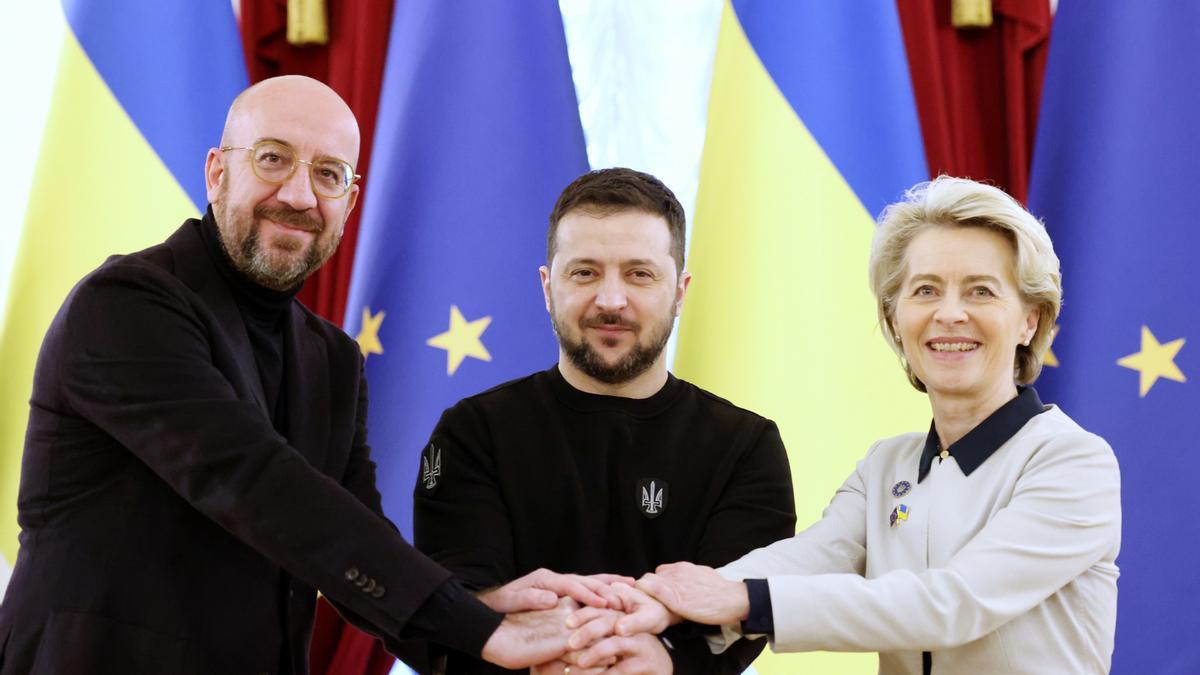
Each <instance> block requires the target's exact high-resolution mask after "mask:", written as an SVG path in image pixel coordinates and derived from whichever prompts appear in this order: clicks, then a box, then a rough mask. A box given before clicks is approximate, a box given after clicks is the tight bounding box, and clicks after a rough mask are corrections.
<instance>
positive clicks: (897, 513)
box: [888, 504, 908, 527]
mask: <svg viewBox="0 0 1200 675" xmlns="http://www.w3.org/2000/svg"><path fill="white" fill-rule="evenodd" d="M905 520H908V505H907V504H900V505H899V506H897V507H896V508H894V509H892V514H891V515H889V516H888V525H890V526H891V527H895V526H896V524H897V523H900V522H903V521H905Z"/></svg>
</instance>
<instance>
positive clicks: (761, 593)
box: [742, 579, 775, 636]
mask: <svg viewBox="0 0 1200 675" xmlns="http://www.w3.org/2000/svg"><path fill="white" fill-rule="evenodd" d="M746 594H747V595H748V596H749V598H750V613H749V615H748V616H747V617H746V620H745V621H743V622H742V635H770V636H774V635H775V617H774V615H773V614H772V613H771V587H770V586H769V585H768V584H767V580H766V579H746Z"/></svg>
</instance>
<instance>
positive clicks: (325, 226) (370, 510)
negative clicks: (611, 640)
mask: <svg viewBox="0 0 1200 675" xmlns="http://www.w3.org/2000/svg"><path fill="white" fill-rule="evenodd" d="M358 150H359V133H358V126H357V123H356V122H355V120H354V116H353V114H352V113H351V111H350V109H349V108H348V107H347V106H346V104H345V103H344V102H343V101H342V100H341V99H340V98H338V96H337V95H336V94H335V93H334V92H333V91H332V90H330V89H329V88H328V87H326V86H325V85H323V84H321V83H319V82H317V81H315V80H310V79H307V78H302V77H282V78H276V79H272V80H268V81H265V82H262V83H260V84H258V85H256V86H254V87H251V88H250V89H248V90H247V91H246V92H244V93H243V94H242V95H240V96H239V97H238V99H237V100H236V101H235V102H234V103H233V105H232V107H231V108H230V111H229V116H228V119H227V121H226V125H225V130H224V133H223V135H222V139H221V147H219V148H213V149H212V150H210V151H209V153H208V158H207V162H206V164H205V180H206V184H207V189H208V198H209V200H210V202H211V207H210V209H209V210H208V213H207V214H206V215H205V216H204V218H203V219H202V220H189V221H187V222H185V223H184V224H183V226H182V227H181V228H180V229H179V230H178V231H176V232H175V233H174V234H173V235H172V236H171V237H170V238H169V239H168V240H167V241H166V242H165V243H163V244H161V245H158V246H155V247H152V248H149V249H147V250H145V251H142V252H140V253H135V254H132V255H127V256H116V257H113V258H110V259H109V260H108V261H107V262H106V263H105V264H104V265H103V266H101V267H100V268H99V269H98V270H96V271H95V272H93V273H92V274H90V275H88V276H87V277H86V278H85V279H84V280H83V281H81V282H80V283H79V284H78V285H77V286H76V287H75V289H74V290H72V291H71V293H70V295H69V296H68V297H67V299H66V301H65V302H64V303H63V306H62V308H61V309H60V311H59V313H58V315H57V316H56V317H55V319H54V321H53V323H52V325H51V326H50V329H49V331H48V332H47V334H46V337H45V341H44V343H43V345H42V350H41V354H40V356H39V359H38V364H37V371H36V375H35V380H34V390H33V396H32V400H31V405H30V416H29V425H28V432H27V437H26V439H27V440H26V445H25V453H24V458H23V465H22V475H21V490H20V497H19V520H20V524H21V527H22V533H21V549H20V553H19V555H18V557H17V563H16V568H15V570H14V572H13V576H12V580H11V583H10V584H9V586H8V593H7V596H6V597H5V599H4V603H3V605H0V673H4V674H8V673H27V672H46V673H50V672H54V673H60V672H103V673H118V672H120V673H151V672H153V673H257V672H267V673H304V672H306V671H307V646H308V637H309V632H310V630H311V625H312V618H313V608H314V603H315V601H316V593H315V591H314V589H320V590H321V591H322V592H323V593H324V594H325V595H326V596H327V597H328V598H329V599H330V600H332V601H334V602H335V603H337V605H338V606H339V607H340V608H341V609H342V611H343V612H344V613H345V614H346V615H347V616H348V617H350V618H351V620H353V621H355V623H357V624H358V625H360V626H363V627H365V628H366V629H368V630H370V631H372V632H374V633H376V634H379V635H381V636H382V637H383V638H384V639H385V641H386V642H387V643H388V644H389V645H393V644H395V643H396V641H397V640H399V639H401V638H412V637H422V638H431V639H434V640H437V641H439V642H441V643H443V644H445V645H447V646H450V647H454V648H456V649H461V650H464V651H466V652H468V653H472V654H476V655H480V654H482V655H483V656H484V657H485V658H488V659H491V660H494V661H498V662H501V663H506V664H508V665H510V666H521V665H528V664H530V663H535V662H538V661H544V660H545V659H547V658H552V657H555V656H558V655H559V654H561V653H562V650H563V648H564V646H565V636H564V635H562V633H563V632H564V630H565V629H564V628H563V626H562V619H563V614H564V612H565V607H566V605H567V603H565V602H563V603H557V604H558V605H559V607H558V609H556V610H551V611H543V612H531V613H528V614H524V615H518V616H510V617H509V618H507V619H505V618H503V617H502V615H500V614H498V613H496V612H495V611H493V610H492V609H489V608H488V607H486V606H484V605H483V604H482V603H480V602H479V601H477V600H476V599H475V598H473V597H472V596H471V595H470V594H468V593H466V592H465V591H464V590H463V589H462V588H461V586H460V585H459V584H458V583H457V582H456V581H454V580H453V579H452V578H451V577H450V573H449V572H447V571H446V570H445V569H443V568H441V567H439V566H438V565H436V564H434V563H433V562H431V561H430V560H429V559H428V558H426V557H425V556H423V555H421V554H420V553H418V552H417V551H416V550H415V549H413V548H411V547H410V546H409V545H408V544H407V543H406V542H405V541H404V540H403V539H402V538H401V537H400V535H399V534H398V532H397V531H396V529H395V528H394V527H393V526H392V524H391V523H389V522H388V521H387V520H386V519H385V518H384V517H383V514H382V512H381V510H380V502H379V494H378V493H377V492H376V490H375V485H374V483H375V476H374V471H375V468H374V464H373V463H372V462H371V459H370V449H369V447H368V446H367V430H366V404H367V390H366V383H365V382H364V381H363V378H362V374H361V373H362V358H361V356H360V354H359V352H358V349H357V347H356V346H355V344H354V342H353V341H352V340H351V339H350V338H349V337H347V336H346V335H345V334H344V333H342V332H341V331H340V330H339V329H337V328H336V327H334V326H333V325H332V324H329V323H327V322H325V321H323V320H321V319H319V318H318V317H316V316H315V315H313V314H312V313H311V312H309V311H308V310H306V309H304V308H303V307H302V306H301V305H300V304H299V303H298V302H297V301H296V300H295V299H294V296H295V294H296V291H297V290H298V288H299V285H300V283H301V282H302V281H303V279H304V278H305V277H307V276H308V275H309V274H311V273H312V272H313V271H314V270H315V269H317V268H318V267H319V266H320V265H321V264H322V263H324V262H325V261H326V260H327V259H328V258H329V256H330V255H332V253H333V251H334V250H335V249H336V247H337V244H338V241H339V239H340V238H341V235H342V228H343V225H344V223H345V222H346V217H347V216H348V215H349V214H350V211H351V210H352V209H353V208H354V205H355V203H356V201H357V199H358V194H359V188H358V186H357V185H356V184H355V179H356V178H357V177H356V176H355V175H354V169H353V165H354V162H355V161H356V160H357V157H358ZM587 587H588V584H587V583H583V582H580V581H579V580H573V579H568V578H565V577H553V576H548V575H546V574H544V573H543V574H541V575H540V576H535V577H530V578H528V579H525V580H522V581H521V582H519V583H517V584H515V585H511V586H509V587H507V588H505V589H500V590H499V591H498V592H496V593H493V594H492V595H490V596H488V601H489V602H490V603H491V604H492V605H493V606H494V607H500V608H501V609H523V608H530V607H543V608H545V607H554V606H555V605H556V602H557V594H558V593H559V592H561V593H569V594H571V595H574V596H575V597H577V598H579V599H581V600H584V601H589V600H590V601H596V602H598V603H599V604H604V601H603V599H600V598H597V597H596V596H595V595H594V594H592V593H591V592H590V591H588V590H587ZM548 591H556V592H554V593H550V592H548ZM502 619H503V622H502Z"/></svg>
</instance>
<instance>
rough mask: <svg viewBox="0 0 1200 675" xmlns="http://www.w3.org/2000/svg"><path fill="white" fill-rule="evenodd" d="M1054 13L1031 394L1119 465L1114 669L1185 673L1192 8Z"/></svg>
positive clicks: (1037, 208)
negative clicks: (1058, 290)
mask: <svg viewBox="0 0 1200 675" xmlns="http://www.w3.org/2000/svg"><path fill="white" fill-rule="evenodd" d="M1059 7H1060V9H1059V12H1058V15H1057V17H1056V18H1055V24H1054V39H1053V40H1051V42H1050V55H1049V60H1048V64H1047V72H1046V80H1045V94H1044V98H1043V104H1042V113H1041V119H1040V121H1039V124H1038V127H1039V128H1038V139H1037V146H1036V152H1035V153H1034V168H1033V177H1032V181H1031V191H1030V192H1031V195H1032V196H1031V199H1030V204H1031V207H1032V210H1033V212H1034V213H1035V214H1037V215H1038V216H1039V217H1042V218H1043V219H1044V220H1045V222H1046V227H1047V229H1048V230H1049V232H1050V236H1051V237H1052V238H1053V239H1054V243H1055V248H1056V250H1057V251H1058V254H1059V257H1060V258H1061V259H1062V263H1063V286H1064V289H1065V303H1064V305H1063V313H1062V316H1061V318H1060V320H1059V332H1058V335H1057V337H1056V338H1055V341H1054V345H1053V348H1052V354H1053V356H1054V360H1055V361H1056V362H1057V363H1058V366H1057V367H1051V368H1047V369H1046V371H1045V372H1044V373H1043V375H1042V378H1041V380H1040V381H1039V390H1040V392H1041V394H1042V397H1043V400H1046V401H1050V402H1055V403H1058V404H1060V405H1061V406H1062V407H1063V409H1064V410H1065V411H1066V412H1067V414H1069V415H1071V416H1072V417H1074V418H1075V419H1076V420H1077V421H1078V422H1079V423H1080V424H1082V425H1083V426H1084V427H1085V428H1087V429H1089V430H1090V431H1093V432H1095V433H1097V434H1100V435H1101V436H1103V437H1104V438H1106V439H1107V440H1108V442H1109V443H1111V444H1112V446H1113V449H1114V450H1115V451H1116V454H1117V458H1118V460H1119V461H1120V464H1121V478H1122V485H1121V492H1122V499H1121V502H1122V504H1121V506H1122V516H1123V527H1122V543H1121V554H1120V557H1119V558H1118V559H1117V564H1118V565H1119V566H1120V568H1121V577H1120V580H1119V582H1118V589H1119V598H1118V602H1117V607H1118V611H1117V639H1116V650H1115V653H1114V655H1113V671H1112V672H1114V673H1118V674H1136V673H1156V674H1158V675H1165V674H1167V673H1181V674H1182V673H1198V672H1200V640H1197V639H1196V627H1197V626H1198V625H1200V518H1198V517H1197V505H1200V452H1197V450H1198V447H1197V439H1200V351H1197V350H1198V349H1200V305H1198V304H1197V302H1196V300H1195V298H1194V297H1192V294H1193V293H1195V292H1196V290H1197V289H1200V261H1198V260H1197V254H1198V253H1200V228H1197V226H1196V209H1195V204H1196V195H1197V189H1198V187H1200V127H1198V123H1197V118H1196V111H1197V110H1200V87H1198V86H1197V83H1200V54H1198V53H1197V52H1196V49H1195V36H1196V35H1197V32H1198V31H1200V4H1198V3H1180V2H1170V3H1157V2H1127V1H1126V0H1093V1H1092V2H1086V3H1062V4H1061V5H1060V6H1059ZM1189 289H1190V290H1189Z"/></svg>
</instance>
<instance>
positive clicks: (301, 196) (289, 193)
mask: <svg viewBox="0 0 1200 675" xmlns="http://www.w3.org/2000/svg"><path fill="white" fill-rule="evenodd" d="M275 196H276V198H278V199H279V201H281V202H283V203H284V204H287V205H288V206H290V207H292V208H293V209H295V210H297V211H307V210H309V209H311V208H314V207H316V205H317V195H316V194H315V193H314V192H313V189H312V179H310V178H309V175H308V165H306V164H300V165H298V166H297V167H296V170H295V171H294V172H293V173H292V175H291V177H290V178H288V179H287V180H286V181H284V182H283V184H281V185H280V186H279V190H278V191H277V192H276V193H275Z"/></svg>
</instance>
